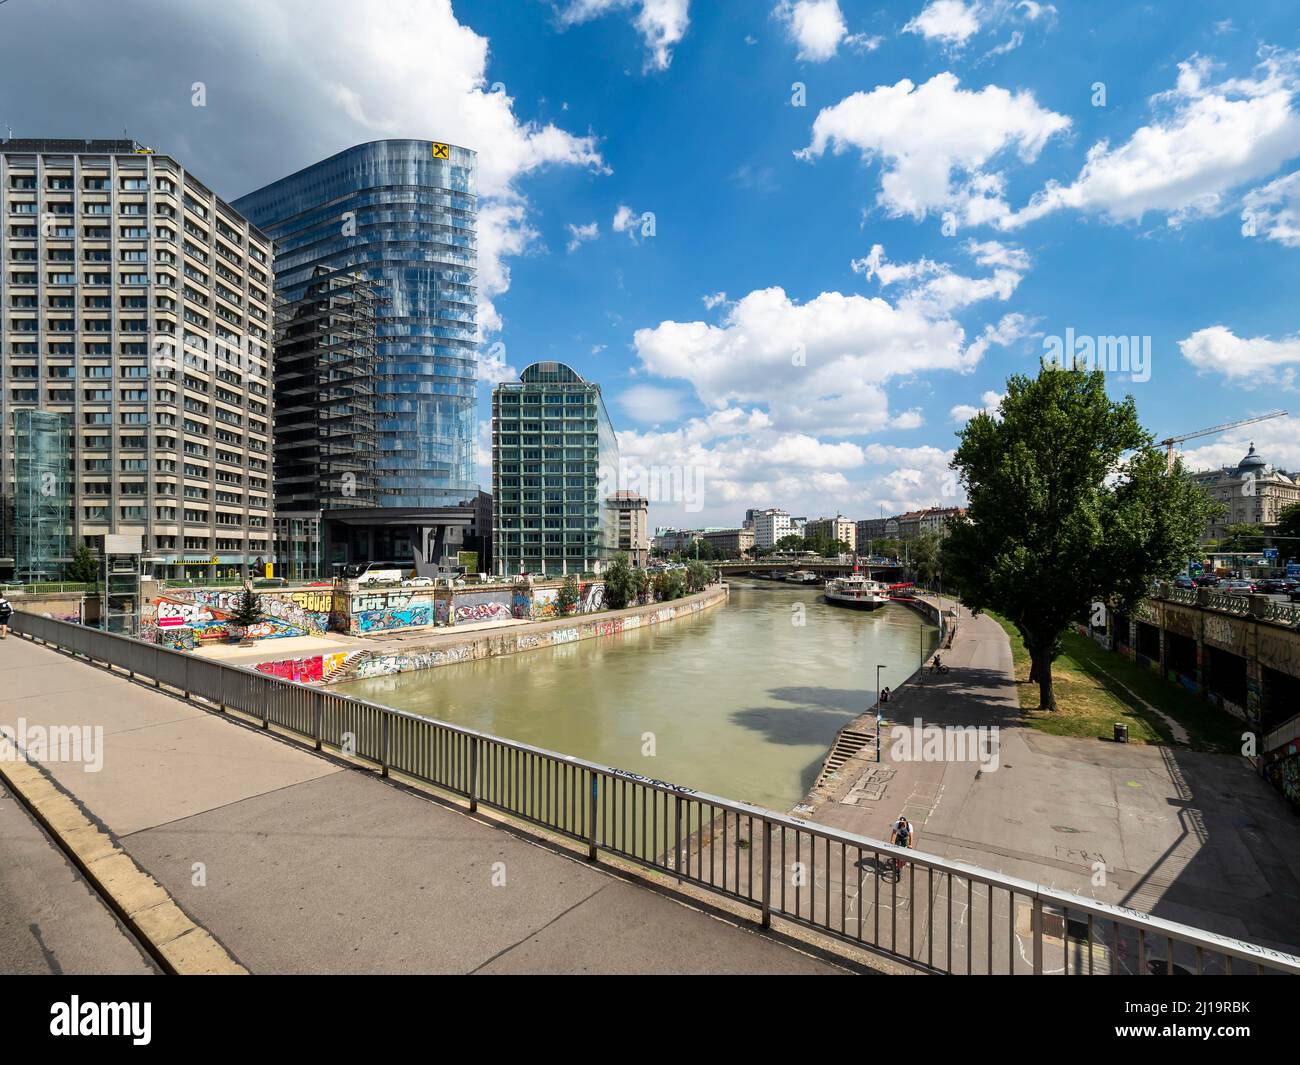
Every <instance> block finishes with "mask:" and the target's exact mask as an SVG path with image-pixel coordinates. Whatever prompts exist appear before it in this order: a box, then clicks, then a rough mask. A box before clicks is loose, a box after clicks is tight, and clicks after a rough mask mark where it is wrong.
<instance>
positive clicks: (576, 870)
mask: <svg viewBox="0 0 1300 1065" xmlns="http://www.w3.org/2000/svg"><path fill="white" fill-rule="evenodd" d="M0 691H2V692H3V696H2V697H0V724H5V725H8V726H11V727H14V726H16V725H17V723H18V722H19V721H20V720H22V721H25V722H26V725H27V727H28V728H30V727H31V726H33V725H41V726H47V727H48V726H54V725H76V726H90V727H92V728H98V729H102V756H103V762H102V768H101V769H100V770H99V771H97V772H87V771H86V769H87V767H86V766H85V765H84V764H82V763H78V762H49V763H47V764H45V765H43V766H41V767H40V773H41V776H42V777H43V778H44V779H43V780H39V781H37V782H36V784H35V787H34V789H33V790H40V791H43V792H44V793H45V794H46V795H49V794H51V793H54V792H59V793H62V794H63V795H65V796H67V797H68V798H70V799H71V800H72V802H73V803H74V804H75V806H76V808H77V810H78V812H79V814H80V815H81V817H82V818H83V819H84V820H89V821H90V822H91V823H92V824H93V825H94V826H96V827H97V828H98V829H100V830H101V831H102V832H103V833H104V834H105V835H106V836H107V837H108V840H109V841H110V845H111V847H113V848H116V851H117V852H120V853H116V854H113V855H110V857H111V858H112V860H113V861H114V862H117V863H118V864H119V865H120V864H122V863H125V862H129V863H133V864H134V866H135V867H138V870H139V871H140V872H141V873H142V874H143V875H144V877H145V878H147V879H149V880H151V881H153V882H156V888H157V894H158V896H159V898H161V899H163V900H164V902H169V903H174V904H175V905H176V906H177V907H179V909H180V910H181V911H183V913H184V914H185V915H188V917H189V918H190V919H191V920H192V921H193V923H194V925H196V926H197V928H198V929H199V930H202V931H204V932H206V933H207V934H209V935H210V936H211V937H213V939H215V940H216V942H217V943H218V944H220V946H221V947H222V948H224V950H225V951H226V952H227V953H228V954H229V956H230V958H231V959H232V960H233V962H235V963H236V964H237V965H239V966H242V967H244V968H246V969H247V970H248V971H250V972H253V973H265V972H274V973H329V972H349V973H352V972H356V973H398V972H408V973H409V972H437V973H494V972H496V973H509V972H530V973H633V972H653V973H810V974H812V973H834V972H843V971H846V969H847V963H844V962H842V961H838V960H837V961H831V960H827V959H826V958H824V957H821V956H818V955H817V954H816V952H812V953H809V952H806V951H805V950H803V949H796V948H795V946H793V945H791V944H790V942H788V941H787V940H786V939H784V938H783V937H781V936H779V935H775V934H768V933H762V932H760V931H759V930H758V929H757V928H756V927H755V926H754V925H753V924H751V923H748V922H745V921H741V920H735V919H733V918H732V917H731V916H730V915H728V914H726V913H723V912H721V911H718V910H716V909H714V908H712V907H708V906H705V905H696V904H695V903H693V902H692V901H691V900H690V899H689V898H687V897H686V896H683V895H679V894H677V893H671V894H670V893H668V892H667V891H664V890H660V889H659V888H657V887H656V886H651V885H649V884H648V883H647V882H645V881H643V880H641V879H639V878H634V877H625V876H623V875H620V874H619V873H618V872H617V871H616V870H614V869H613V868H611V867H610V866H608V865H605V864H600V865H589V864H587V863H586V862H584V861H582V860H581V859H580V858H578V857H574V856H573V855H572V854H571V853H565V852H563V851H562V850H561V849H559V848H555V847H551V846H549V845H547V844H546V843H545V842H544V841H542V840H540V839H539V838H537V837H535V836H532V835H530V834H528V833H525V832H523V831H520V830H518V829H513V828H508V827H506V826H505V825H503V824H502V823H500V822H497V821H494V820H492V819H490V818H488V817H486V816H474V815H469V814H467V813H465V812H463V810H458V809H451V808H449V807H447V806H444V805H442V804H441V803H440V802H439V801H437V800H436V799H434V798H431V797H429V796H428V795H427V793H423V792H420V791H417V790H416V789H414V788H411V787H406V786H404V785H403V784H402V783H400V782H399V781H396V780H391V779H390V780H387V781H385V780H381V779H380V778H379V777H378V775H377V774H376V773H375V772H374V771H373V769H372V768H371V767H366V766H362V765H360V764H359V763H353V762H350V761H348V760H345V759H342V758H337V757H330V756H325V755H321V754H316V753H313V752H311V751H309V750H304V749H303V748H302V747H301V746H299V745H297V744H293V743H290V742H288V741H287V740H286V739H284V738H282V737H279V736H277V735H276V734H275V733H274V731H269V732H268V731H262V730H261V729H258V728H255V727H252V726H251V725H249V724H245V723H241V722H240V720H239V719H237V718H235V717H232V716H223V715H220V714H218V713H215V712H210V711H205V710H203V709H200V708H198V707H196V706H194V705H192V704H190V703H186V702H183V701H181V700H180V699H177V698H173V697H171V696H168V695H166V694H163V693H160V692H157V691H154V690H152V689H151V688H147V687H144V686H142V685H140V684H137V683H133V682H132V681H130V680H128V679H127V678H126V677H124V676H122V675H121V674H115V673H111V672H108V671H106V670H104V669H100V668H97V667H94V666H91V665H89V664H87V663H84V662H81V661H76V660H73V659H71V658H69V657H67V656H65V655H63V654H60V653H58V652H56V651H54V650H52V649H49V648H47V647H42V646H39V645H36V644H33V643H31V642H29V641H27V640H23V639H20V638H18V637H11V638H10V639H8V640H5V641H0ZM18 765H19V766H20V767H21V768H23V769H27V768H29V767H27V766H22V765H21V764H18ZM15 766H16V764H15V763H12V762H0V787H3V789H4V791H5V793H6V794H5V796H4V798H3V800H0V868H2V869H5V870H8V872H7V873H6V874H5V876H4V879H3V881H0V883H3V885H4V887H5V889H6V892H7V894H6V898H5V909H6V913H5V919H4V922H3V924H0V957H4V958H9V957H19V958H21V959H22V963H21V964H22V965H23V967H24V968H26V969H27V970H29V971H33V970H34V971H59V969H74V968H75V969H77V970H78V971H109V972H126V971H148V970H149V969H150V968H151V966H150V965H149V963H148V962H147V961H144V960H143V959H141V958H140V957H138V956H137V954H136V953H135V952H133V951H132V950H131V949H129V944H128V943H127V942H125V941H124V940H123V937H122V936H121V935H120V934H119V933H118V931H117V930H116V929H115V925H114V919H113V918H112V916H111V915H110V913H109V911H108V910H107V908H105V907H103V906H102V904H101V903H100V902H98V901H97V897H96V896H92V895H89V894H88V892H87V891H86V888H85V885H84V877H83V876H82V874H81V873H78V872H75V871H74V870H73V869H72V867H71V865H70V864H69V863H68V862H67V860H66V859H65V858H64V857H63V855H62V853H61V852H53V853H52V852H51V851H50V849H49V847H48V844H44V842H43V840H42V839H41V838H40V835H39V831H38V830H37V829H36V827H35V825H34V823H33V822H32V821H31V820H30V819H27V820H26V821H24V818H27V813H26V811H25V810H20V809H19V808H18V804H17V803H15V802H14V801H13V798H12V797H11V794H10V792H11V791H12V789H13V787H14V785H13V783H12V781H13V779H14V778H15V777H17V776H19V775H21V774H19V773H16V772H15ZM26 786H27V787H29V788H31V787H32V786H31V784H30V782H29V784H28V785H26ZM54 827H55V829H56V830H57V828H58V825H57V824H56V825H55V826H54ZM93 868H94V866H92V869H93ZM17 870H22V872H17ZM109 886H110V887H111V885H109ZM56 906H57V907H61V909H60V910H59V911H58V912H54V911H55V907H56ZM74 922H75V925H76V926H77V927H80V926H81V925H82V924H83V923H85V924H86V925H87V927H89V928H90V932H89V933H88V934H87V936H86V937H84V938H83V939H82V940H81V941H79V942H78V943H77V944H76V945H75V946H74V945H73V942H72V938H73V923H74ZM24 932H26V933H27V935H28V936H29V937H30V941H28V940H27V938H25V936H24ZM101 944H102V945H101Z"/></svg>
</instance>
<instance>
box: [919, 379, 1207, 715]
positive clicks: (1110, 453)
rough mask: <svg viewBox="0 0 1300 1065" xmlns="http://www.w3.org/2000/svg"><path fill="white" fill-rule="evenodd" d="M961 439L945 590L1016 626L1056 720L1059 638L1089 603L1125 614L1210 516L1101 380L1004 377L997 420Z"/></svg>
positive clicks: (1190, 545) (1042, 698)
mask: <svg viewBox="0 0 1300 1065" xmlns="http://www.w3.org/2000/svg"><path fill="white" fill-rule="evenodd" d="M959 435H960V437H961V443H960V445H959V446H958V448H957V452H956V454H955V456H954V457H953V461H952V468H953V469H955V470H957V471H958V473H959V475H960V477H961V480H962V483H963V484H964V485H965V487H966V494H967V496H968V498H969V500H970V503H969V506H968V508H967V514H966V517H965V518H962V519H958V520H956V521H952V522H950V523H949V525H948V530H949V532H948V535H947V536H946V537H945V538H944V541H943V549H942V552H941V561H942V565H943V572H944V579H945V581H946V582H947V583H948V584H950V585H951V586H953V587H955V588H956V589H957V590H958V592H959V593H960V595H961V598H962V600H963V601H964V602H965V603H966V604H967V605H968V606H969V607H970V608H971V609H972V610H984V609H992V610H996V611H997V612H998V613H1000V614H1003V615H1004V616H1005V617H1007V618H1008V619H1009V620H1010V621H1012V622H1013V623H1014V624H1015V625H1016V627H1017V629H1018V630H1019V631H1020V634H1021V636H1022V638H1023V639H1024V642H1025V647H1026V649H1027V650H1028V651H1029V654H1030V658H1031V662H1032V672H1031V679H1034V680H1036V681H1037V682H1038V692H1039V704H1040V709H1044V710H1055V709H1056V696H1055V693H1054V692H1053V690H1052V661H1053V660H1054V659H1055V658H1056V656H1057V654H1058V653H1059V651H1060V638H1061V634H1062V633H1063V632H1064V631H1065V629H1066V628H1067V627H1068V626H1069V624H1070V623H1071V622H1072V621H1074V620H1075V619H1077V618H1081V617H1084V616H1086V615H1088V614H1089V613H1090V612H1091V610H1092V605H1093V604H1094V603H1103V604H1107V605H1109V606H1110V607H1112V608H1115V609H1119V610H1122V611H1123V612H1125V613H1130V612H1131V611H1132V610H1133V609H1134V608H1135V607H1136V605H1137V603H1138V602H1139V601H1140V600H1141V599H1142V598H1143V597H1144V596H1145V595H1146V594H1147V592H1148V590H1149V589H1150V586H1151V582H1152V581H1153V580H1154V579H1156V578H1159V577H1171V576H1173V575H1174V574H1176V573H1178V572H1179V571H1180V570H1181V569H1182V567H1183V565H1184V564H1185V563H1186V560H1187V558H1188V557H1189V554H1190V553H1191V552H1192V551H1194V550H1195V548H1196V545H1197V541H1198V538H1199V536H1200V533H1201V531H1202V530H1203V529H1204V527H1205V523H1206V521H1207V520H1208V518H1209V517H1210V516H1211V514H1212V513H1213V512H1214V510H1215V509H1216V507H1217V504H1214V503H1212V502H1210V501H1209V500H1208V499H1207V498H1206V496H1205V495H1204V494H1203V493H1202V492H1201V491H1200V490H1199V489H1198V488H1197V487H1196V485H1195V484H1194V483H1193V482H1192V481H1191V480H1190V478H1188V477H1186V476H1184V474H1183V469H1182V463H1181V460H1179V461H1178V462H1176V463H1175V465H1174V469H1173V470H1172V471H1171V472H1170V473H1168V474H1166V472H1165V459H1164V455H1163V454H1162V453H1161V452H1160V450H1159V449H1158V448H1156V447H1155V446H1154V443H1153V437H1152V436H1151V434H1150V433H1148V432H1146V431H1145V430H1144V429H1143V428H1142V426H1141V425H1140V424H1139V423H1138V417H1137V408H1136V406H1135V405H1134V402H1133V397H1132V396H1127V397H1125V399H1124V400H1123V401H1122V402H1118V403H1116V402H1112V401H1111V400H1110V399H1109V398H1108V397H1107V395H1106V388H1105V374H1104V373H1103V372H1101V371H1092V372H1089V371H1086V370H1082V369H1068V370H1067V369H1055V368H1051V367H1045V368H1044V369H1043V370H1042V372H1040V373H1039V375H1038V376H1037V377H1036V378H1029V377H1025V376H1022V375H1016V376H1014V377H1011V378H1010V379H1009V380H1008V381H1007V395H1006V398H1005V399H1004V400H1003V401H1002V404H1001V407H1000V408H999V413H998V415H997V416H996V417H994V416H990V415H989V414H986V413H980V414H978V415H976V416H975V417H974V418H972V419H971V420H970V421H969V422H967V424H966V427H965V429H963V430H962V431H961V433H960V434H959Z"/></svg>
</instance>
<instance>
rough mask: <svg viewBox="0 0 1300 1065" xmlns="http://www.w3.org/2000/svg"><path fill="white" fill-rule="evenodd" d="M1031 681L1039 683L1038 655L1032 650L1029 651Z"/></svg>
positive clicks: (1031, 682)
mask: <svg viewBox="0 0 1300 1065" xmlns="http://www.w3.org/2000/svg"><path fill="white" fill-rule="evenodd" d="M1029 683H1030V684H1037V683H1038V656H1037V655H1036V654H1034V653H1033V652H1032V651H1030V652H1029Z"/></svg>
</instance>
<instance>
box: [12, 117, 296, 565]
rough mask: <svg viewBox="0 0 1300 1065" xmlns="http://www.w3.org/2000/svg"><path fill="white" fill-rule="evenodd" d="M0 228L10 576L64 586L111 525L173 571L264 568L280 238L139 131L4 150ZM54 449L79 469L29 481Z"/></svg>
mask: <svg viewBox="0 0 1300 1065" xmlns="http://www.w3.org/2000/svg"><path fill="white" fill-rule="evenodd" d="M0 225H2V226H3V241H2V242H0V244H2V253H0V271H2V273H0V307H2V309H0V314H2V315H3V319H2V324H0V343H2V344H3V383H2V384H0V434H2V436H0V440H2V441H3V446H0V494H3V508H2V510H0V514H2V515H3V538H2V539H0V572H4V571H5V570H6V569H8V570H10V571H16V573H17V576H19V577H20V578H22V579H28V580H31V579H38V578H41V577H44V578H56V577H58V576H59V575H60V574H61V571H62V567H63V565H64V564H65V563H66V562H67V561H68V558H69V557H70V555H71V552H72V551H74V550H75V549H76V547H77V546H78V545H79V544H81V543H83V542H85V543H87V544H88V545H90V546H91V547H92V548H96V549H101V548H102V547H103V543H104V537H105V536H108V535H113V534H117V535H121V536H126V537H133V536H139V537H140V538H141V548H142V552H143V556H144V558H145V560H146V563H147V568H149V569H152V571H153V572H154V573H156V574H158V575H161V576H169V577H198V578H210V577H221V576H244V575H248V574H251V573H254V572H258V571H260V569H261V567H262V566H263V565H264V564H265V562H266V561H267V560H269V558H270V548H271V543H270V538H271V522H272V501H271V388H270V367H271V358H272V333H273V329H274V314H273V309H272V296H271V283H272V279H271V242H270V240H269V239H268V238H267V237H266V236H265V235H264V234H263V233H261V232H260V231H259V230H258V229H256V228H255V227H253V226H252V225H250V223H249V222H248V221H247V220H246V219H245V218H244V217H243V216H242V215H241V214H240V213H239V212H237V211H236V210H234V208H232V207H231V206H230V205H229V204H228V203H226V202H225V201H223V200H221V199H220V198H218V197H217V196H216V195H214V194H213V192H212V191H211V190H210V189H209V188H208V187H207V186H206V185H204V184H203V183H202V182H201V181H200V180H199V179H198V178H197V177H195V176H194V175H193V174H191V173H189V172H188V171H186V169H185V168H184V166H182V165H181V163H180V162H179V161H178V160H176V159H174V158H172V157H171V156H168V155H163V154H159V153H154V152H153V151H152V150H150V149H147V148H142V147H140V146H139V145H137V144H135V143H134V142H133V141H129V140H100V141H75V140H9V141H6V142H4V143H3V144H0ZM59 450H62V454H63V457H64V461H65V468H66V460H67V457H68V456H69V455H70V456H71V467H70V476H68V477H65V478H63V479H61V480H60V479H59V478H57V477H56V478H53V479H51V478H49V477H34V474H37V473H39V472H40V469H41V467H42V466H43V465H46V464H48V461H49V458H50V455H51V453H57V452H58V451H59ZM47 472H48V471H47ZM37 483H39V484H41V485H42V486H43V487H44V488H45V489H48V491H45V492H44V493H38V492H37V491H35V490H34V488H33V486H34V485H35V484H37ZM33 522H36V524H37V526H39V529H38V531H37V533H36V534H32V530H33V526H32V523H33ZM24 529H26V530H27V535H19V534H20V532H21V531H22V530H24Z"/></svg>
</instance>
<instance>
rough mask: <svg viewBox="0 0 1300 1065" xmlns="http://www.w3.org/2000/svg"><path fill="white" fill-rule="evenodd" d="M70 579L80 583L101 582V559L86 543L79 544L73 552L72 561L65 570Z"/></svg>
mask: <svg viewBox="0 0 1300 1065" xmlns="http://www.w3.org/2000/svg"><path fill="white" fill-rule="evenodd" d="M64 572H65V573H66V574H67V577H68V580H70V581H76V582H78V583H80V584H97V583H98V582H99V559H98V558H96V557H95V553H94V552H93V551H91V549H90V548H89V547H87V546H86V545H85V544H79V545H78V546H77V549H76V550H75V551H74V552H73V553H72V561H71V562H69V563H68V565H67V568H66V569H65V570H64Z"/></svg>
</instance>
